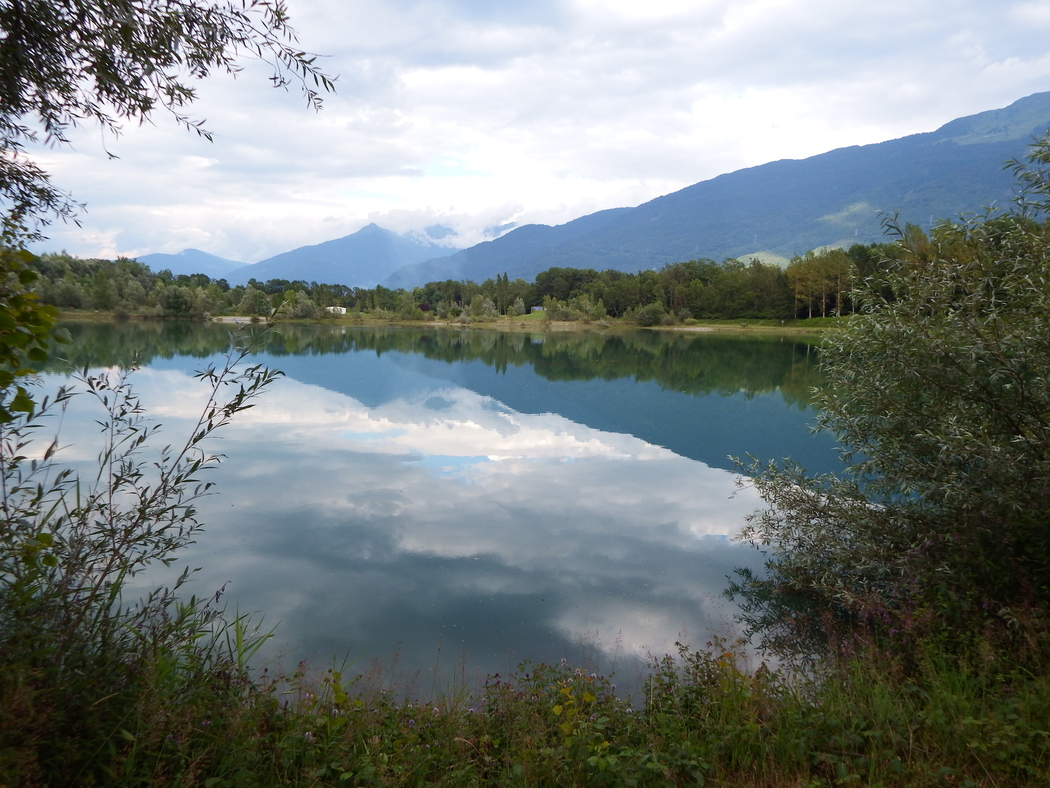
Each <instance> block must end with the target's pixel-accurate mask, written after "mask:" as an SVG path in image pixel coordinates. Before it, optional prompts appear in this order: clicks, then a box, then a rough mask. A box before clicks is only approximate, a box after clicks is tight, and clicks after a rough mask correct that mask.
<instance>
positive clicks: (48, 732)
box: [0, 350, 275, 785]
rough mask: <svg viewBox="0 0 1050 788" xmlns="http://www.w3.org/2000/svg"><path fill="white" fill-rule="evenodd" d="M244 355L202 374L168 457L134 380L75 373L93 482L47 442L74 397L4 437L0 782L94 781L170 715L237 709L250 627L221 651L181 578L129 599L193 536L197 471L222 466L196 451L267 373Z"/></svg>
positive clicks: (38, 406) (20, 419) (215, 631)
mask: <svg viewBox="0 0 1050 788" xmlns="http://www.w3.org/2000/svg"><path fill="white" fill-rule="evenodd" d="M246 352H247V351H246V350H239V351H234V352H232V353H231V354H230V355H229V356H228V358H227V363H226V365H225V366H224V368H222V369H220V370H216V369H214V368H209V369H207V370H204V371H202V372H200V373H198V375H197V377H198V378H199V379H201V381H202V382H203V383H205V384H206V385H207V386H209V388H210V392H211V395H210V397H209V399H208V402H207V404H206V406H205V408H204V410H203V412H202V414H201V416H200V418H199V420H198V422H197V424H196V426H195V427H194V429H193V430H192V431H191V434H190V436H189V437H188V438H187V440H186V441H185V442H184V443H183V444H182V445H181V447H177V448H171V447H165V448H162V449H158V448H155V447H154V446H153V443H154V441H155V439H156V438H157V437H158V432H159V428H158V427H156V426H153V425H150V424H149V423H147V422H146V421H145V419H144V416H143V411H142V407H141V405H140V404H139V401H138V399H137V398H136V396H135V394H134V392H133V391H132V389H131V386H130V383H129V379H128V374H127V373H110V372H102V373H99V374H97V375H92V376H89V375H87V374H86V373H85V374H83V375H80V376H79V378H78V380H79V383H80V386H81V387H82V388H83V389H84V393H83V394H81V396H88V397H92V398H94V399H95V400H96V401H97V403H98V404H99V405H100V406H101V409H102V412H103V415H102V418H101V419H100V420H99V423H100V424H101V425H102V432H101V443H102V447H101V449H100V452H99V455H98V472H97V475H96V476H95V479H94V480H92V479H90V478H87V479H84V478H80V477H78V476H77V475H76V474H75V473H74V472H73V471H72V470H70V469H69V468H63V467H62V466H61V463H60V454H61V451H60V449H59V443H58V438H57V437H55V438H54V440H52V441H51V442H50V443H49V444H48V445H46V446H45V445H42V444H41V442H40V438H39V436H40V434H41V433H42V431H43V429H44V427H45V425H46V424H47V423H48V419H49V418H50V417H51V416H52V414H55V413H56V412H59V411H61V409H62V408H63V407H64V406H65V405H66V403H67V402H68V401H69V399H70V398H71V397H72V396H74V393H73V391H71V390H70V389H67V388H63V389H60V390H59V391H58V393H57V394H56V395H55V396H54V397H53V398H50V399H46V398H45V399H42V400H40V401H39V403H32V404H31V405H30V406H28V407H26V408H24V409H22V410H20V411H19V412H17V413H16V414H15V417H14V418H12V419H10V420H9V421H8V422H7V423H6V424H3V425H2V431H0V463H2V467H0V475H2V487H0V507H2V510H3V523H4V525H3V530H2V532H0V533H2V537H0V784H11V785H14V784H47V785H65V784H70V785H74V784H79V785H85V784H93V783H94V782H96V781H97V780H101V779H104V778H105V777H106V776H107V775H108V776H112V775H113V773H114V764H115V763H118V762H120V761H121V759H122V758H124V757H125V756H127V754H128V753H129V752H131V753H133V752H135V751H136V750H135V743H136V741H137V740H138V737H139V736H140V735H141V734H142V732H143V729H144V728H147V727H148V726H149V725H150V718H151V716H153V715H156V714H160V713H161V711H162V710H163V709H164V707H165V704H168V705H169V706H173V707H174V706H176V705H177V704H184V703H188V702H190V700H191V699H192V698H193V697H196V696H197V695H199V694H200V693H202V692H205V693H208V692H209V691H210V697H211V698H212V700H213V701H214V699H215V698H216V697H224V696H223V695H222V693H218V694H216V692H215V690H216V688H223V692H224V693H226V696H225V697H228V699H229V700H230V702H231V703H235V702H236V703H239V698H240V697H241V696H242V694H243V692H245V691H246V684H245V683H244V675H245V674H244V671H243V668H244V664H245V659H246V658H247V656H248V655H250V653H251V652H252V650H253V649H254V648H257V646H256V645H252V640H251V638H247V639H246V637H245V635H246V634H247V633H248V628H247V624H246V622H244V621H243V620H237V621H234V622H230V623H229V624H228V626H231V627H232V630H230V631H231V632H233V633H235V636H234V637H232V639H231V640H230V642H229V644H225V645H224V644H223V643H222V642H221V640H220V639H217V638H219V636H220V634H221V632H222V630H223V628H224V627H225V626H227V624H225V623H224V622H223V619H222V616H221V611H220V610H218V609H216V608H215V607H214V604H208V603H204V602H201V601H200V600H197V599H196V598H194V597H190V598H189V599H188V600H185V599H179V598H178V597H176V595H175V592H176V591H177V590H178V589H179V588H180V586H182V584H183V583H184V582H185V581H186V580H187V579H188V577H189V573H188V572H183V574H182V576H181V577H180V578H179V579H178V581H177V583H176V584H175V586H174V587H173V588H170V589H169V588H157V589H155V590H153V591H152V592H150V593H148V594H147V595H146V596H145V597H144V598H142V599H139V600H134V599H129V598H128V597H127V593H126V590H127V584H128V582H129V581H131V580H132V578H134V577H135V576H136V575H138V574H139V573H140V572H142V571H143V570H145V569H146V568H147V567H149V566H151V565H154V564H157V563H163V564H167V563H169V562H171V561H172V560H173V558H174V556H173V554H174V553H175V552H176V551H178V550H179V548H181V547H182V546H184V545H186V544H187V543H188V542H190V541H191V540H192V539H193V537H194V535H195V534H196V533H197V532H198V531H199V530H200V528H201V526H200V524H199V523H198V522H197V520H196V518H195V509H194V501H195V500H196V499H197V498H198V497H199V496H201V495H203V494H205V493H206V492H207V491H208V489H209V487H210V484H209V483H207V482H205V481H203V479H202V478H201V474H202V473H203V472H205V471H207V470H208V469H209V468H210V467H212V466H214V465H215V464H216V463H217V462H218V457H217V456H216V455H213V454H210V453H208V452H207V451H206V450H205V445H204V443H205V439H206V438H207V437H208V436H209V435H210V434H211V433H213V432H214V431H215V430H216V429H220V428H221V427H222V426H224V425H225V424H226V423H227V422H229V420H230V419H231V418H232V417H233V416H234V414H236V413H237V412H239V411H241V410H244V409H245V408H248V407H250V406H251V404H250V403H251V400H252V399H253V398H254V397H255V396H257V395H258V394H259V393H260V392H261V391H262V389H263V388H264V387H265V386H266V385H268V384H269V382H270V381H271V380H273V378H274V376H275V373H272V372H270V371H269V370H266V369H263V368H261V367H258V366H254V367H250V368H248V369H245V370H243V371H238V370H237V369H236V365H238V364H239V363H240V362H241V361H242V360H243V359H244V357H245V354H246ZM150 455H153V459H152V460H147V459H146V458H147V457H149V456H150ZM31 456H37V457H39V459H29V458H30V457H31ZM236 703H235V705H236ZM169 710H170V709H169ZM215 711H216V713H221V712H222V709H221V708H216V709H215Z"/></svg>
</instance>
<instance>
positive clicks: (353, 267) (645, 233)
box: [140, 92, 1050, 289]
mask: <svg viewBox="0 0 1050 788" xmlns="http://www.w3.org/2000/svg"><path fill="white" fill-rule="evenodd" d="M1048 128H1050V92H1045V93H1035V94H1032V95H1031V96H1026V97H1024V98H1022V99H1019V100H1017V101H1015V102H1014V103H1012V104H1010V105H1009V106H1007V107H1004V108H1001V109H993V110H986V111H984V112H979V113H976V114H974V115H968V116H965V117H962V118H956V119H954V120H951V121H949V122H947V123H945V124H943V125H942V126H941V127H940V128H938V129H935V130H933V131H929V132H921V133H918V134H911V135H907V136H905V137H900V138H898V139H894V140H887V141H884V142H878V143H873V144H870V145H852V146H846V147H843V148H836V149H834V150H831V151H827V152H824V153H820V154H817V155H815V156H810V157H808V158H805V159H780V160H777V161H772V162H767V163H765V164H760V165H756V166H754V167H747V168H743V169H740V170H735V171H733V172H729V173H722V174H720V175H717V176H715V177H713V178H710V179H708V180H705V181H700V182H699V183H695V184H692V185H690V186H686V187H684V188H683V189H679V190H678V191H675V192H671V193H670V194H665V195H661V196H659V197H656V198H654V199H652V200H649V201H647V202H644V203H642V204H640V205H637V206H634V207H621V208H610V209H605V210H602V211H597V212H595V213H592V214H587V215H585V216H581V217H578V218H576V219H573V220H572V221H569V222H566V223H564V224H561V225H555V226H550V225H542V224H528V225H523V226H519V227H515V228H514V229H512V230H510V231H509V232H507V233H505V234H503V235H501V236H499V237H497V238H494V239H493V240H489V241H483V242H481V243H479V244H476V245H474V246H471V247H468V248H466V249H461V250H455V249H451V248H449V247H445V246H441V245H438V244H435V243H433V242H431V241H420V240H417V239H415V238H410V237H405V236H400V235H398V234H396V233H393V232H391V231H389V230H386V229H384V228H382V227H379V226H378V225H375V224H370V225H368V226H367V227H364V228H362V229H361V230H359V231H358V232H356V233H354V234H352V235H349V236H345V237H343V238H337V239H334V240H331V241H325V242H322V243H319V244H314V245H310V246H302V247H299V248H297V249H292V250H290V251H288V252H283V253H281V254H278V255H275V256H273V257H270V258H267V259H266V260H262V261H260V262H258V263H255V264H253V265H246V266H243V267H242V268H239V269H236V271H232V272H227V273H226V275H225V277H224V278H226V279H227V281H229V282H230V284H246V283H247V282H248V280H249V279H251V278H255V279H257V280H260V281H266V280H268V279H275V278H276V279H288V280H295V279H303V280H306V281H316V282H325V283H329V284H343V285H347V286H351V287H374V286H375V285H376V284H382V285H384V286H386V287H390V288H395V289H396V288H399V287H406V288H408V287H415V286H418V285H422V284H425V283H426V282H429V281H435V280H444V279H473V280H475V281H479V282H480V281H483V280H485V279H488V278H492V277H495V276H496V275H497V274H502V273H506V274H508V275H509V276H510V277H511V278H512V279H513V278H519V277H520V278H523V279H526V280H531V279H532V278H534V277H535V275H536V274H538V273H540V272H541V271H544V270H546V269H548V268H551V267H554V266H559V267H571V268H595V269H599V270H603V269H608V268H612V269H617V270H622V271H627V272H635V271H639V270H643V269H646V268H659V267H661V266H663V265H665V264H667V263H671V262H679V261H683V260H690V259H698V258H711V259H716V260H722V259H726V258H730V257H736V258H740V259H748V257H749V256H750V255H758V256H769V257H774V258H790V257H791V256H793V255H795V254H802V253H804V252H806V251H808V250H810V249H816V248H820V247H826V246H848V245H849V244H852V243H872V242H879V241H883V240H885V234H884V229H883V219H884V218H885V217H886V216H892V215H897V216H899V218H900V220H901V221H902V222H910V223H913V224H917V225H919V226H921V227H926V228H928V227H929V226H930V224H931V222H933V221H935V220H940V219H951V218H955V217H957V216H959V215H961V214H965V213H976V212H979V211H981V210H982V209H983V208H985V207H987V206H990V205H994V204H997V203H1003V202H1006V201H1009V200H1011V199H1012V198H1013V196H1014V193H1013V176H1012V174H1010V173H1009V172H1007V171H1005V170H1004V168H1003V167H1004V163H1005V162H1006V161H1008V160H1010V159H1017V158H1023V156H1024V155H1025V152H1026V150H1027V148H1028V145H1029V144H1030V143H1031V141H1032V140H1033V139H1034V138H1035V137H1036V136H1038V135H1039V134H1041V133H1043V132H1045V131H1046V130H1047V129H1048ZM186 251H187V252H190V251H194V252H196V253H197V254H202V255H203V254H205V253H203V252H198V251H197V250H186ZM183 254H185V253H183ZM159 257H163V256H161V255H146V256H145V257H143V258H140V259H141V260H142V261H143V262H147V260H149V259H153V258H159ZM166 257H168V258H171V257H176V256H171V255H168V256H166ZM215 259H216V260H222V258H215ZM226 262H230V261H226ZM151 267H152V266H151ZM173 272H174V271H173ZM202 273H207V272H206V271H202Z"/></svg>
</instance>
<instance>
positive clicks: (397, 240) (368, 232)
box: [229, 222, 455, 287]
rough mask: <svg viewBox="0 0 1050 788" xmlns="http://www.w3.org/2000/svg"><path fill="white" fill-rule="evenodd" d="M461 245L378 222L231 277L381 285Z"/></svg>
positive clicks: (240, 281)
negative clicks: (440, 242) (399, 272)
mask: <svg viewBox="0 0 1050 788" xmlns="http://www.w3.org/2000/svg"><path fill="white" fill-rule="evenodd" d="M454 251H455V250H454V249H449V248H448V247H446V246H440V245H438V244H436V243H433V242H432V241H430V240H429V239H421V238H417V237H406V236H402V235H398V234H397V233H395V232H393V231H392V230H387V229H385V228H383V227H380V226H379V225H378V224H376V223H374V222H372V223H371V224H368V225H365V226H364V227H362V228H361V229H360V230H358V231H357V232H355V233H351V234H350V235H347V236H343V237H342V238H335V239H333V240H331V241H324V242H322V243H319V244H313V245H310V246H300V247H299V248H297V249H292V250H291V251H288V252H282V253H281V254H278V255H274V256H273V257H270V258H267V259H266V260H261V261H259V262H258V263H255V264H254V265H249V266H245V267H244V268H242V269H240V270H238V271H237V273H236V274H235V275H233V276H231V277H229V281H230V283H231V284H247V283H248V280H250V279H257V280H258V281H260V282H265V281H268V280H270V279H287V280H289V281H294V280H296V279H301V280H303V281H306V282H320V283H324V284H340V285H345V286H347V287H375V286H376V285H377V284H379V282H381V281H382V280H383V279H385V278H386V277H388V276H389V275H390V274H392V273H393V272H394V271H396V270H397V269H398V268H401V267H402V266H405V265H411V264H414V263H419V262H422V261H423V260H430V259H434V258H439V257H443V256H446V255H449V254H452V253H453V252H454Z"/></svg>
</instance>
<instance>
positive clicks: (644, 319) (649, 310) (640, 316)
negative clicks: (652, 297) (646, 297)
mask: <svg viewBox="0 0 1050 788" xmlns="http://www.w3.org/2000/svg"><path fill="white" fill-rule="evenodd" d="M664 316H665V312H664V307H663V304H659V303H653V304H649V305H647V306H643V307H641V308H640V309H638V310H637V311H636V312H635V313H634V322H636V323H637V324H638V325H640V326H646V327H648V326H658V325H661V324H662V323H663V320H664Z"/></svg>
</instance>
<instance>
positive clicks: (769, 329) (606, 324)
mask: <svg viewBox="0 0 1050 788" xmlns="http://www.w3.org/2000/svg"><path fill="white" fill-rule="evenodd" d="M59 319H60V320H66V321H91V322H118V321H123V320H129V319H130V320H153V319H157V318H144V317H140V316H137V315H131V316H127V315H120V316H118V315H117V314H116V313H113V312H100V311H96V310H76V309H67V310H62V311H60V312H59ZM212 319H213V320H216V321H223V320H228V321H232V320H234V319H236V320H237V321H238V322H252V320H253V319H252V318H247V317H234V316H229V317H223V316H216V317H214V318H212ZM254 321H255V322H264V323H265V322H270V321H267V320H265V319H261V318H254ZM274 322H278V323H280V322H289V323H300V324H317V325H336V326H340V325H341V326H391V325H404V326H416V327H419V326H426V327H428V328H455V329H483V330H489V331H679V332H685V333H688V332H705V331H716V332H719V333H730V334H783V335H788V336H791V335H800V334H801V335H810V336H812V335H814V334H819V333H821V332H823V331H827V330H834V329H835V328H836V327H837V326H838V325H840V324H841V323H840V319H839V318H833V317H828V318H819V317H817V318H809V319H802V320H787V321H781V320H763V319H754V320H695V319H690V320H687V321H685V322H679V323H671V324H667V325H659V326H647V327H642V326H639V325H638V324H637V323H634V322H632V321H628V320H623V319H618V318H612V317H610V318H606V319H604V320H597V321H594V320H588V321H584V320H572V321H568V320H548V319H547V317H546V315H545V314H544V313H543V312H533V313H531V314H527V315H521V316H518V317H511V316H499V317H496V318H470V319H469V320H426V319H422V320H416V319H412V320H405V319H400V318H399V317H398V316H397V315H396V314H394V313H388V314H381V315H376V314H371V313H367V312H364V313H360V312H359V313H348V314H346V315H336V316H326V317H324V318H323V319H321V320H288V319H286V318H279V319H278V320H276V321H274Z"/></svg>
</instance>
